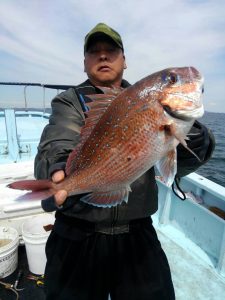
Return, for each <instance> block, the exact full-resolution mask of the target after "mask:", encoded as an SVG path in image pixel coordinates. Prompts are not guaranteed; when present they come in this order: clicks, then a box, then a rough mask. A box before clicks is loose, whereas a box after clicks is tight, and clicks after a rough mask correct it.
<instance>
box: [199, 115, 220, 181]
mask: <svg viewBox="0 0 225 300" xmlns="http://www.w3.org/2000/svg"><path fill="white" fill-rule="evenodd" d="M199 121H200V122H201V123H203V124H205V125H206V126H207V127H208V128H210V129H211V131H212V132H213V134H214V136H215V141H216V146H215V150H214V152H213V155H212V157H211V158H210V160H209V161H208V162H207V163H206V164H205V165H204V166H202V167H200V168H199V169H198V170H197V171H196V173H198V174H200V175H202V176H204V177H206V178H208V179H210V180H212V181H214V182H216V183H218V184H220V185H222V186H224V187H225V114H224V113H212V112H205V114H204V116H203V117H202V118H201V119H199Z"/></svg>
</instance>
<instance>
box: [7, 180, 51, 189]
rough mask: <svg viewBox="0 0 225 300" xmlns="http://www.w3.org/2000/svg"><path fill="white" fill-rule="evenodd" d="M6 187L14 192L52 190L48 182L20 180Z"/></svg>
mask: <svg viewBox="0 0 225 300" xmlns="http://www.w3.org/2000/svg"><path fill="white" fill-rule="evenodd" d="M7 187H9V188H11V189H15V190H28V191H32V192H36V191H42V190H48V189H52V188H53V183H52V181H50V180H47V179H46V180H20V181H15V182H12V183H10V184H8V185H7Z"/></svg>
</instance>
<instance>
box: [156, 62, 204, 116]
mask: <svg viewBox="0 0 225 300" xmlns="http://www.w3.org/2000/svg"><path fill="white" fill-rule="evenodd" d="M160 77H161V97H160V98H159V99H160V103H161V105H162V106H163V108H164V110H166V112H167V113H169V114H170V115H171V116H173V117H175V118H178V119H182V120H194V119H197V118H200V117H202V116H203V114H204V108H203V103H202V94H203V91H204V85H203V84H204V80H203V77H202V76H201V74H200V73H199V71H198V70H196V69H195V68H193V67H183V68H171V69H166V70H164V71H162V72H161V74H160Z"/></svg>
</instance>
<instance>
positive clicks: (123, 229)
mask: <svg viewBox="0 0 225 300" xmlns="http://www.w3.org/2000/svg"><path fill="white" fill-rule="evenodd" d="M84 67H85V72H86V73H87V77H88V80H87V81H85V82H84V83H82V84H80V85H78V86H76V87H75V88H71V89H69V90H67V91H65V92H63V93H61V94H60V95H58V96H56V97H55V98H54V99H53V101H52V115H51V118H50V121H49V125H47V126H46V128H45V129H44V132H43V134H42V137H41V141H40V145H39V147H38V154H37V156H36V159H35V175H36V177H37V178H39V179H40V178H47V177H51V178H52V180H53V181H55V182H59V181H61V180H62V179H63V178H64V176H65V173H64V168H65V162H66V160H67V157H68V155H69V153H70V152H71V151H72V150H73V149H74V148H75V146H76V145H77V144H78V142H79V133H80V129H81V127H82V126H83V124H84V119H85V116H84V111H85V110H86V109H87V107H86V102H88V101H90V100H89V99H88V97H86V95H88V94H96V93H102V91H101V90H100V89H99V88H98V86H105V87H112V86H114V87H123V88H126V87H128V86H129V83H128V82H127V81H125V80H124V79H123V71H124V69H126V61H125V56H124V48H123V43H122V39H121V37H120V35H119V34H118V33H117V32H116V31H114V30H113V29H112V28H110V27H109V26H107V25H105V24H102V23H100V24H98V25H96V27H95V28H93V29H92V30H91V31H90V32H89V33H88V34H87V36H86V37H85V44H84ZM193 130H194V131H195V135H190V140H189V141H188V145H189V147H190V148H191V149H192V150H193V151H195V152H196V154H197V155H199V157H200V159H201V160H202V163H200V162H199V161H198V160H197V159H196V158H195V157H194V156H193V155H192V154H190V153H189V152H187V151H186V149H184V148H183V147H182V146H181V145H180V146H179V147H178V176H180V174H181V175H185V174H186V173H189V172H191V171H194V170H195V169H196V168H197V167H199V166H200V165H201V164H203V163H204V162H206V161H207V160H208V159H209V157H210V155H211V153H212V151H213V145H214V142H213V139H212V136H211V135H210V134H209V132H208V130H207V129H206V128H205V127H204V126H203V125H202V124H200V123H198V122H197V123H196V124H195V125H194V127H193ZM190 166H191V167H190ZM109 172H110V170H109ZM131 188H132V193H130V195H129V201H128V203H122V204H121V205H118V206H116V207H112V208H101V207H94V206H91V205H88V204H85V203H83V202H81V201H79V198H80V196H79V195H77V196H71V197H67V194H66V191H63V190H62V191H59V192H58V193H57V194H56V195H55V198H54V197H51V198H49V199H47V200H44V201H42V207H43V208H44V209H45V210H46V211H53V210H56V222H55V224H54V227H53V230H52V233H51V235H50V237H49V239H48V242H47V245H46V254H47V265H46V272H45V278H46V279H45V281H46V282H45V286H46V293H47V300H50V299H51V300H52V299H65V300H69V299H76V300H87V299H92V300H108V295H109V294H110V297H111V299H112V300H128V299H129V300H150V299H154V300H155V299H159V300H172V299H175V296H174V289H173V284H172V280H171V274H170V269H169V265H168V262H167V259H166V256H165V254H164V252H163V250H162V248H161V245H160V243H159V241H158V239H157V235H156V232H155V230H154V228H153V226H152V221H151V218H150V215H151V214H153V213H155V211H156V210H157V185H156V181H155V173H154V169H153V168H151V169H150V170H148V171H147V172H146V173H145V174H144V175H143V176H141V177H140V178H139V179H138V180H136V181H135V182H134V183H133V184H132V186H131Z"/></svg>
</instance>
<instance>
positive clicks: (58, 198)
mask: <svg viewBox="0 0 225 300" xmlns="http://www.w3.org/2000/svg"><path fill="white" fill-rule="evenodd" d="M64 178H65V173H64V171H63V170H60V171H56V172H55V173H54V174H53V175H52V181H53V182H55V183H59V182H61V181H63V179H64ZM67 196H68V193H67V191H66V190H59V191H58V192H57V193H56V194H55V204H56V205H57V206H61V205H62V204H63V203H64V202H65V200H66V198H67Z"/></svg>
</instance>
